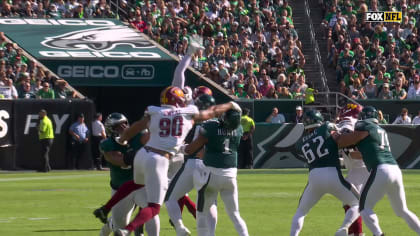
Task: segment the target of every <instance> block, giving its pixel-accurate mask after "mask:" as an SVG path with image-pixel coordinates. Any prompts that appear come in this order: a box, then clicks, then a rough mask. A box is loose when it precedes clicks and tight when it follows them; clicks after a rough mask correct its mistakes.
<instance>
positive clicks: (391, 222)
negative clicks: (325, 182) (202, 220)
mask: <svg viewBox="0 0 420 236" xmlns="http://www.w3.org/2000/svg"><path fill="white" fill-rule="evenodd" d="M307 172H308V170H306V169H283V170H241V171H239V175H238V185H239V205H240V212H241V215H242V217H243V218H244V220H245V221H246V223H247V225H248V229H249V233H250V235H251V236H283V235H285V236H287V235H288V234H289V230H290V224H291V221H292V217H293V214H294V212H295V210H296V207H297V204H298V201H299V197H300V195H301V193H302V191H303V189H304V187H305V185H306V181H307ZM403 173H404V182H405V190H406V195H407V202H408V207H409V209H410V210H412V211H413V212H414V213H416V214H417V215H420V181H419V180H420V170H406V171H404V172H403ZM109 196H110V187H109V172H107V171H52V172H50V173H46V174H44V173H35V172H25V173H23V172H0V197H1V201H0V235H1V236H3V235H17V236H21V235H22V236H31V235H38V236H44V235H45V236H53V235H80V236H81V235H99V230H100V228H101V226H102V224H101V223H100V222H99V220H98V219H96V218H95V217H94V216H93V215H92V211H93V210H94V209H95V208H97V207H99V206H100V205H101V204H102V203H104V202H105V201H106V200H107V199H108V197H109ZM190 196H191V198H192V199H193V200H195V196H196V193H195V191H193V192H192V193H191V194H190ZM218 209H219V218H218V224H217V231H216V233H217V235H219V236H230V235H232V236H233V235H237V234H236V232H235V230H234V228H233V224H232V223H231V222H230V220H229V218H228V217H227V215H226V213H225V211H224V209H223V203H222V201H221V200H220V198H219V200H218ZM375 211H376V213H377V214H378V217H379V220H380V225H381V227H382V229H383V231H384V232H385V233H386V235H387V236H393V235H398V236H409V235H415V233H414V232H412V231H410V229H409V228H408V226H407V225H406V224H405V222H404V221H403V220H402V219H400V218H398V217H397V216H395V214H394V213H393V212H392V209H391V206H390V204H389V202H388V200H387V198H386V197H385V198H384V199H383V200H382V201H380V202H379V204H378V205H377V206H376V208H375ZM343 212H344V211H343V209H342V206H341V203H340V202H339V201H338V200H336V199H335V198H334V197H333V196H331V195H326V196H324V197H323V198H322V199H321V201H320V202H319V203H318V204H317V205H316V206H315V208H313V209H312V210H311V211H310V212H309V214H308V216H307V217H306V218H305V225H304V228H303V231H302V233H301V235H311V236H318V235H319V236H324V235H325V236H328V235H334V232H335V231H336V229H338V228H339V226H340V224H341V221H342V220H343V217H344V213H343ZM183 216H184V221H185V225H186V226H187V227H188V228H189V229H190V230H191V231H192V233H193V235H196V230H195V228H196V227H195V221H194V218H193V217H192V216H191V215H190V214H189V213H188V211H187V210H186V209H185V211H184V214H183ZM160 219H161V234H160V235H162V236H169V235H175V231H174V230H173V229H172V227H171V226H170V225H169V223H168V215H167V212H166V209H165V208H164V207H163V208H162V210H161V214H160ZM365 232H366V235H372V234H371V233H370V232H369V231H368V229H367V228H365Z"/></svg>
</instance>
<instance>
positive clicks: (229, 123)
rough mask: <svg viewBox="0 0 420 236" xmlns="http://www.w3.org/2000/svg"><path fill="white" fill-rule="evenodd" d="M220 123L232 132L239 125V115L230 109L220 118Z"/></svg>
mask: <svg viewBox="0 0 420 236" xmlns="http://www.w3.org/2000/svg"><path fill="white" fill-rule="evenodd" d="M220 121H221V122H222V125H223V127H224V128H225V129H228V130H234V129H236V128H238V127H239V125H240V124H241V113H240V112H239V111H237V110H233V109H230V110H228V111H227V112H225V113H224V114H223V115H222V116H221V117H220Z"/></svg>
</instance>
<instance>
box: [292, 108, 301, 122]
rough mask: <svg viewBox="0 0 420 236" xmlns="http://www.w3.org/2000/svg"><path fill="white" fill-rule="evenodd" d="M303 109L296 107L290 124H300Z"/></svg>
mask: <svg viewBox="0 0 420 236" xmlns="http://www.w3.org/2000/svg"><path fill="white" fill-rule="evenodd" d="M302 119H303V109H302V107H301V106H297V107H296V114H295V115H294V116H293V118H292V120H291V123H302V121H303V120H302Z"/></svg>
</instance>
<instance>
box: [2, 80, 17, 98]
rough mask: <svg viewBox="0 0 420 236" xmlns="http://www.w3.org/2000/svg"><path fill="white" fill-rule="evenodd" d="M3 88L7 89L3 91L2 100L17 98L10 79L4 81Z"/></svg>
mask: <svg viewBox="0 0 420 236" xmlns="http://www.w3.org/2000/svg"><path fill="white" fill-rule="evenodd" d="M4 87H5V88H8V89H6V90H3V95H4V98H6V99H16V98H18V92H17V90H16V88H15V86H14V85H13V80H11V79H5V80H4Z"/></svg>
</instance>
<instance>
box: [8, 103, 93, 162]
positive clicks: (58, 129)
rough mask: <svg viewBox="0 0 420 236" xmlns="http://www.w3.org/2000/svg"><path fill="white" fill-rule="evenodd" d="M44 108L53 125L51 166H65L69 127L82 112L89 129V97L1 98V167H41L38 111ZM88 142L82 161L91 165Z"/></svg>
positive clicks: (91, 105)
mask: <svg viewBox="0 0 420 236" xmlns="http://www.w3.org/2000/svg"><path fill="white" fill-rule="evenodd" d="M41 109H45V110H46V111H47V113H48V117H49V118H50V119H51V121H52V122H53V126H54V135H55V139H54V144H53V146H52V149H51V152H50V159H51V160H50V163H51V167H52V168H53V169H66V168H67V167H68V163H67V160H68V157H69V156H68V155H69V143H70V135H69V133H68V129H69V127H70V125H71V124H73V123H74V122H75V121H76V118H77V115H78V114H80V113H83V114H84V115H85V122H86V124H87V125H88V127H89V129H90V130H91V123H92V118H93V114H94V111H95V110H94V105H93V102H92V101H90V100H81V99H75V100H64V99H63V100H57V99H55V100H54V99H42V100H26V99H22V100H21V99H17V100H0V168H1V169H8V170H14V169H40V168H41V160H42V159H41V146H40V143H39V141H38V130H37V126H38V122H39V120H38V112H39V110H41ZM90 156H91V151H90V145H89V148H88V150H87V151H86V152H85V155H84V156H83V158H82V159H83V160H82V161H81V167H82V168H90V167H92V164H91V158H90Z"/></svg>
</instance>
